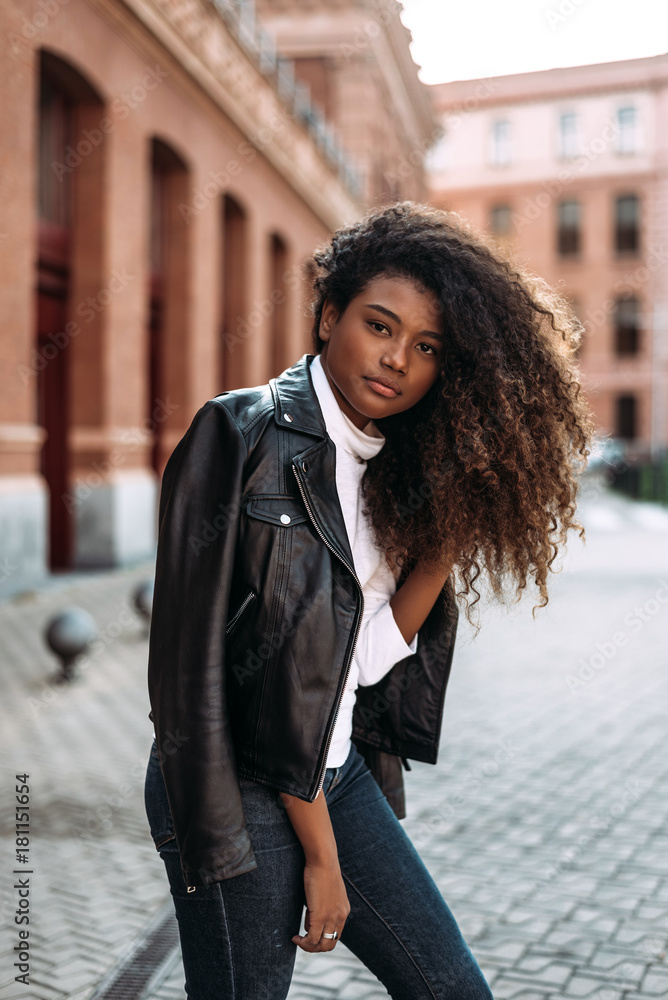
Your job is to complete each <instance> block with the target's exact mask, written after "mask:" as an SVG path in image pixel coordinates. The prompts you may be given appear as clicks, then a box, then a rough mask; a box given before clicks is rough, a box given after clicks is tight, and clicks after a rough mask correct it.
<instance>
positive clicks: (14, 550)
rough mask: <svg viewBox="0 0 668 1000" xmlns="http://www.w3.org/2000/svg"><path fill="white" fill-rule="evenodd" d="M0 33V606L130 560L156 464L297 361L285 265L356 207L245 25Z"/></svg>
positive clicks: (299, 285) (127, 13)
mask: <svg viewBox="0 0 668 1000" xmlns="http://www.w3.org/2000/svg"><path fill="white" fill-rule="evenodd" d="M354 6H355V5H354V4H351V7H354ZM322 7H323V9H324V10H326V11H327V10H328V5H325V4H323V5H322ZM364 7H365V10H367V11H368V9H369V8H368V5H366V4H365V5H364ZM392 17H393V18H396V20H397V21H398V13H397V10H394V11H393V14H392ZM379 23H380V22H379ZM0 24H1V27H2V37H3V39H4V40H5V43H6V44H5V52H4V56H3V59H2V60H1V61H0V79H1V81H2V84H1V86H2V94H3V101H2V107H1V110H0V158H1V164H2V185H3V215H2V221H1V223H0V360H1V364H2V385H3V393H2V396H1V397H0V552H1V561H0V595H1V594H9V593H14V592H17V591H20V590H22V589H25V588H26V587H29V586H30V585H31V584H33V583H34V582H36V581H39V580H41V579H43V578H44V576H45V575H48V573H49V572H56V571H58V570H63V569H68V568H73V567H81V568H83V567H93V566H98V567H102V566H114V565H122V564H128V563H132V562H134V561H137V560H140V559H144V558H147V557H150V556H151V555H152V554H153V552H154V547H155V539H156V513H157V499H158V492H159V482H160V477H161V474H162V470H163V468H164V464H165V462H166V460H167V457H168V456H169V454H170V453H171V451H172V450H173V448H174V446H175V444H176V443H177V441H178V440H179V438H180V437H181V436H182V435H183V433H184V431H185V429H186V428H187V427H188V425H189V423H190V421H191V419H192V417H193V415H194V413H195V412H196V410H197V409H198V408H199V407H200V406H201V405H202V404H203V402H204V401H205V400H206V399H208V398H210V397H211V396H213V395H215V394H216V393H218V392H221V391H222V390H224V389H227V388H234V387H236V386H241V385H255V384H259V383H262V382H265V381H266V380H267V379H268V378H269V377H270V376H272V375H275V374H277V373H278V372H280V371H281V370H283V368H285V367H287V366H288V365H289V364H291V363H292V362H293V361H295V360H296V359H297V358H298V357H299V356H300V355H301V354H302V353H303V352H304V351H305V350H308V349H309V347H310V340H309V335H308V329H309V319H308V315H307V313H306V310H305V304H304V286H303V278H302V272H301V267H302V264H303V262H304V260H305V259H306V258H307V257H308V256H309V255H310V253H311V251H312V249H313V248H314V246H315V245H317V244H318V243H320V242H322V241H323V240H325V239H326V238H327V236H328V234H329V233H330V231H331V230H332V229H333V228H335V227H337V226H339V225H341V224H343V223H345V222H348V221H351V220H353V219H354V218H356V217H358V216H359V214H360V213H361V212H362V211H363V210H364V208H365V206H366V205H367V204H368V203H369V201H370V200H373V198H374V197H375V195H373V194H372V192H375V191H376V188H374V187H373V185H372V184H371V185H370V181H369V178H368V177H365V176H363V175H362V174H361V173H358V171H357V168H356V166H355V161H356V160H357V161H358V162H359V163H361V164H363V163H364V162H365V154H364V150H361V149H360V148H359V147H356V148H355V149H353V150H351V151H350V152H349V151H348V150H346V149H345V148H344V143H343V137H344V133H345V116H346V113H347V112H346V110H345V108H343V106H339V107H338V110H337V114H338V116H339V120H338V121H337V122H336V123H334V124H333V123H332V122H331V121H330V120H328V119H327V117H326V115H324V114H321V113H320V111H319V110H318V108H317V106H316V104H315V102H312V100H311V95H310V92H309V89H308V87H306V86H305V85H304V84H303V82H302V81H300V78H299V75H298V74H296V73H295V66H294V64H293V63H292V62H291V60H290V59H289V58H287V57H286V56H284V55H283V54H282V53H280V52H279V51H278V50H277V48H276V45H275V42H274V40H273V38H272V36H271V35H270V34H269V32H268V31H267V30H266V29H265V28H264V27H263V25H262V23H261V22H260V20H259V19H258V16H257V12H256V11H255V9H254V7H253V5H252V4H249V3H238V2H232V0H215V2H213V3H212V2H209V0H126V2H124V3H120V2H119V0H30V2H29V3H23V2H19V0H8V2H7V3H5V4H3V5H2V8H1V9H0ZM382 29H383V32H385V33H387V32H390V31H391V30H394V29H392V28H391V25H390V26H388V24H382ZM402 37H403V41H402V45H403V49H402V51H401V52H399V51H398V52H397V53H396V54H395V62H396V67H395V71H394V75H395V77H396V79H397V81H399V83H398V84H397V86H398V89H399V91H401V87H405V86H406V76H407V75H408V76H410V72H409V70H408V68H407V63H406V59H407V58H408V59H409V58H410V57H409V56H408V41H407V39H406V37H405V36H402ZM413 76H414V79H413V84H412V85H411V86H412V87H413V90H412V92H411V96H410V100H412V101H414V102H417V105H418V106H419V108H418V110H419V113H420V114H423V113H424V108H425V101H427V98H426V97H425V94H424V93H423V92H422V91H421V90H420V87H421V85H418V83H417V69H416V67H413ZM416 88H417V89H416ZM422 90H423V91H424V90H426V88H422ZM424 127H425V128H426V127H427V126H426V124H425V126H424ZM397 133H398V134H399V133H400V136H399V138H398V139H397V145H396V147H395V148H396V149H397V150H401V149H404V148H405V152H406V153H409V152H410V149H409V148H408V146H407V145H406V144H408V145H410V142H411V141H412V137H411V136H407V135H404V132H403V126H402V129H398V130H397ZM402 143H403V144H404V146H402Z"/></svg>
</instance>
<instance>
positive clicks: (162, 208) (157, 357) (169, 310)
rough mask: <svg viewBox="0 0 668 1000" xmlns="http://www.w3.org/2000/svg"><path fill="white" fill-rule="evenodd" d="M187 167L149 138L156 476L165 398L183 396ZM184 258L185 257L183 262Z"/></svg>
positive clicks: (150, 384)
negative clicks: (182, 208) (181, 207)
mask: <svg viewBox="0 0 668 1000" xmlns="http://www.w3.org/2000/svg"><path fill="white" fill-rule="evenodd" d="M187 178H188V169H187V167H186V164H185V163H184V162H183V160H182V159H181V157H180V156H179V155H178V153H177V152H176V151H175V150H174V149H173V148H172V147H171V146H170V145H168V144H167V143H166V142H163V141H162V140H161V139H157V138H154V139H152V140H151V186H150V202H149V219H148V226H149V303H148V327H149V337H148V341H149V348H148V354H149V357H148V368H149V370H148V379H147V393H148V398H147V418H148V420H149V426H150V428H151V432H152V434H153V444H152V447H151V466H152V468H153V469H154V470H155V471H156V473H158V474H160V473H161V472H162V468H163V465H164V461H165V459H166V457H167V456H166V455H165V454H164V451H165V449H164V448H163V439H164V432H165V430H166V427H165V423H164V418H163V419H157V418H156V415H157V416H158V417H159V416H162V414H164V413H165V406H164V404H165V403H166V399H167V397H168V396H169V397H170V398H171V399H172V400H175V401H178V400H180V399H183V398H184V391H185V389H184V385H183V380H184V379H185V372H186V352H187V350H188V337H187V335H186V330H187V311H186V310H187V303H188V260H187V251H188V241H187V236H186V226H187V223H186V221H185V220H184V218H183V215H182V214H181V213H180V212H179V211H178V206H179V204H183V203H184V202H185V201H186V196H185V195H186V189H187ZM184 255H186V256H185V259H184Z"/></svg>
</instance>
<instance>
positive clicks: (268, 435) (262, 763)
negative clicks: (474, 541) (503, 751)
mask: <svg viewBox="0 0 668 1000" xmlns="http://www.w3.org/2000/svg"><path fill="white" fill-rule="evenodd" d="M312 359H313V355H310V354H305V355H303V356H302V358H301V359H300V360H299V361H297V362H296V364H294V365H293V366H292V367H291V368H288V369H287V370H286V371H284V372H283V373H282V374H281V375H279V376H278V377H277V378H275V379H271V380H270V382H269V384H268V385H261V386H256V387H253V388H244V389H236V390H233V391H230V392H224V393H221V394H220V395H219V396H216V397H215V398H214V399H210V400H208V401H207V402H206V403H204V405H203V406H202V407H201V408H200V409H199V410H198V412H197V413H196V414H195V416H194V418H193V420H192V423H191V425H190V427H189V428H188V430H187V432H186V434H185V435H184V437H183V438H182V439H181V440H180V441H179V443H178V444H177V446H176V448H175V449H174V451H173V452H172V454H171V456H170V458H169V460H168V462H167V465H166V467H165V471H164V475H163V479H162V487H161V493H160V507H159V536H158V549H157V559H156V572H155V591H154V597H153V613H152V619H151V629H150V637H149V662H148V676H149V694H150V701H151V718H152V719H153V722H154V725H155V732H156V740H157V748H158V753H159V758H160V762H161V767H162V773H163V777H164V781H165V786H166V789H167V796H168V799H169V805H170V812H171V814H172V818H173V821H174V830H175V833H176V840H177V843H178V847H179V851H180V855H181V863H182V868H183V875H184V879H185V881H186V883H187V884H188V885H190V886H196V885H207V884H210V883H213V882H217V881H220V880H222V879H226V878H230V877H232V876H235V875H240V874H242V873H244V872H247V871H250V870H252V869H253V868H256V867H257V862H256V860H255V857H254V854H253V847H252V843H251V841H250V838H249V835H248V831H247V829H246V826H245V822H244V813H243V806H242V800H241V794H240V790H239V784H238V780H237V778H238V776H243V777H246V778H250V779H251V780H254V781H258V782H261V783H262V784H265V785H268V786H270V787H271V788H274V789H277V790H281V791H285V792H289V793H290V794H291V795H295V796H297V797H299V798H301V799H304V800H306V801H309V802H311V801H313V799H314V798H315V796H316V794H317V792H318V789H319V788H320V786H321V784H322V780H323V777H324V771H325V762H326V755H327V751H328V749H329V744H330V740H331V733H332V729H333V726H334V722H335V719H336V714H337V710H338V705H339V702H340V698H341V695H342V693H343V688H344V686H345V681H346V678H347V674H348V670H349V666H350V662H351V660H352V657H353V654H354V650H355V643H356V640H357V634H358V631H359V627H360V624H361V618H362V611H363V597H362V590H361V586H360V583H359V580H358V579H357V577H356V575H355V572H354V563H353V556H352V553H351V550H350V545H349V542H348V536H347V533H346V528H345V523H344V520H343V513H342V511H341V506H340V503H339V498H338V493H337V489H336V478H335V459H336V450H335V446H334V443H333V441H332V440H331V438H330V437H329V436H328V434H327V431H326V428H325V423H324V419H323V416H322V412H321V410H320V406H319V404H318V399H317V396H316V394H315V391H314V389H313V383H312V381H311V375H310V372H309V369H308V365H309V363H310V361H311V360H312ZM456 626H457V610H456V606H455V603H454V597H453V593H452V588H451V586H450V584H447V585H446V586H445V587H444V588H443V591H442V593H441V596H440V597H439V599H438V600H437V601H436V603H435V604H434V607H433V608H432V610H431V612H430V614H429V616H428V617H427V620H426V621H425V623H424V625H423V626H422V628H421V629H420V632H419V641H418V646H417V652H416V653H415V654H413V655H410V656H407V657H406V658H405V659H403V660H400V661H399V662H397V663H396V664H395V665H394V666H393V667H392V669H391V670H390V671H389V673H387V674H386V675H385V677H383V678H382V680H380V681H379V682H378V683H377V684H374V685H373V686H370V687H360V688H358V691H357V704H356V706H355V710H354V716H353V739H354V740H355V743H356V745H357V747H358V748H359V749H360V751H361V752H362V753H363V754H364V755H365V757H366V759H367V762H368V763H369V766H370V767H371V769H372V771H373V773H374V776H375V777H376V780H377V781H378V782H379V784H380V786H381V788H382V789H383V791H384V792H385V794H386V795H387V797H388V800H389V801H390V803H391V804H392V805H393V807H394V809H395V812H396V813H397V815H399V816H400V817H401V816H403V815H405V813H404V807H403V781H402V773H401V763H400V758H403V759H404V764H405V766H406V767H408V764H407V760H406V759H407V758H413V759H414V760H420V761H426V762H428V763H435V762H436V756H437V751H438V743H439V738H440V729H441V717H442V712H443V703H444V698H445V689H446V684H447V681H448V676H449V673H450V665H451V661H452V653H453V647H454V642H455V632H456Z"/></svg>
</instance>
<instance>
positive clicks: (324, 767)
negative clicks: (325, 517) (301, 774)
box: [292, 462, 364, 795]
mask: <svg viewBox="0 0 668 1000" xmlns="http://www.w3.org/2000/svg"><path fill="white" fill-rule="evenodd" d="M292 471H293V472H294V474H295V479H296V480H297V486H298V487H299V492H300V493H301V497H302V500H303V501H304V505H305V507H306V510H307V511H308V515H309V517H310V518H311V521H312V523H313V527H314V528H315V530H316V531H317V532H318V534H319V535H320V537H321V538H322V540H323V542H324V543H325V545H326V546H327V548H328V549H329V550H330V552H333V553H334V555H335V556H336V557H337V559H339V560H340V561H341V562H342V563H343V565H344V566H345V567H346V568H347V569H349V570H350V572H351V574H352V576H353V578H354V580H355V582H356V584H357V586H358V587H359V589H360V598H361V600H362V610H361V613H360V616H359V618H358V620H357V627H356V629H355V638H354V639H353V648H352V651H351V653H350V656H349V658H348V662H347V664H346V671H345V675H344V678H343V684H342V686H341V696H343V692H344V691H345V687H346V682H347V680H348V674H349V673H350V665H351V663H352V662H353V657H354V656H355V647H356V645H357V638H358V636H359V633H360V627H361V625H362V618H363V616H364V593H363V591H362V584H361V583H360V582H359V579H358V577H357V574H356V573H355V570H354V569H353V567H352V566H351V565H350V563H349V562H348V560H347V559H344V557H343V556H342V555H341V554H340V553H339V552H337V551H336V549H335V548H334V547H333V546H332V545H330V543H329V542H328V541H327V539H326V538H325V536H324V534H323V533H322V530H321V528H320V525H319V524H318V522H317V521H316V519H315V515H314V513H313V511H312V509H311V505H310V503H309V502H308V499H307V496H306V493H305V492H304V488H303V486H302V484H301V480H300V478H299V473H298V472H297V467H296V466H295V463H294V462H292ZM341 696H340V697H339V700H338V703H337V706H336V712H335V713H334V721H333V723H332V727H331V729H330V731H329V733H328V735H327V742H326V744H325V756H324V757H323V761H322V773H321V775H320V777H319V779H318V789H317V791H316V793H315V794H316V795H317V794H318V792H319V791H320V789H321V788H322V786H323V784H324V782H325V772H326V770H327V754H328V753H329V748H330V746H331V744H332V735H333V733H334V727H335V726H336V720H337V718H338V715H339V709H340V707H341Z"/></svg>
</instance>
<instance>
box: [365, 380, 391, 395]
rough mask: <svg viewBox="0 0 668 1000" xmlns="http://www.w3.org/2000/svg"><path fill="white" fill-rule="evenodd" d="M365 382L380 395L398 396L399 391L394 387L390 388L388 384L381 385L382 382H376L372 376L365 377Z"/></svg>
mask: <svg viewBox="0 0 668 1000" xmlns="http://www.w3.org/2000/svg"><path fill="white" fill-rule="evenodd" d="M365 382H367V384H368V385H370V386H371V388H372V389H373V390H374V392H377V393H378V394H379V395H380V396H398V395H399V393H398V392H397V391H396V389H391V388H390V386H389V385H383V383H382V382H376V381H375V380H374V379H372V378H367V379H365Z"/></svg>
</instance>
